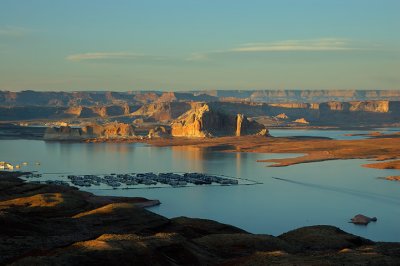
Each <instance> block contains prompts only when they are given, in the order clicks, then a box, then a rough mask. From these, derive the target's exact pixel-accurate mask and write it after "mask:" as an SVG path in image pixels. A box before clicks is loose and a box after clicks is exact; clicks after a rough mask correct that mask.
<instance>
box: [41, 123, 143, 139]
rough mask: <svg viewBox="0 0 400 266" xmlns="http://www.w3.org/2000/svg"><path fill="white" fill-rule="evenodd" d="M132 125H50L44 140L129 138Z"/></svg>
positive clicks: (132, 132)
mask: <svg viewBox="0 0 400 266" xmlns="http://www.w3.org/2000/svg"><path fill="white" fill-rule="evenodd" d="M134 136H135V132H134V129H133V126H132V125H129V124H124V123H109V124H105V125H98V124H91V125H86V126H83V127H81V128H72V127H70V126H61V127H50V128H47V129H46V131H45V133H44V139H45V140H84V139H90V138H107V139H115V138H129V137H134Z"/></svg>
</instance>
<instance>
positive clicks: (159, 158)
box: [0, 140, 400, 241]
mask: <svg viewBox="0 0 400 266" xmlns="http://www.w3.org/2000/svg"><path fill="white" fill-rule="evenodd" d="M289 156H296V155H294V154H286V155H283V154H257V153H226V152H221V151H215V150H210V149H201V148H199V147H195V146H192V147H161V148H158V147H151V146H148V145H143V144H112V143H97V144H87V143H58V142H43V141H37V140H0V160H5V161H10V162H11V163H14V164H15V163H21V162H23V161H27V162H29V165H28V166H27V168H26V169H27V170H38V171H40V172H42V173H53V174H45V175H44V176H43V179H56V178H58V176H59V174H54V173H64V174H66V173H76V174H102V173H130V172H205V173H210V174H224V175H229V176H236V177H241V178H249V179H252V180H256V181H260V182H262V183H263V184H261V185H248V186H212V187H210V186H195V187H188V188H162V189H140V190H137V189H134V190H99V189H98V190H96V189H91V188H88V189H87V190H88V191H91V192H93V193H95V194H99V195H121V196H140V197H147V198H152V199H159V200H160V201H161V202H162V204H161V205H160V206H157V207H153V208H152V209H151V210H152V211H154V212H156V213H159V214H162V215H165V216H167V217H175V216H189V217H200V218H208V219H214V220H217V221H220V222H223V223H228V224H232V225H235V226H238V227H241V228H243V229H245V230H248V231H250V232H253V233H267V234H274V235H277V234H281V233H283V232H286V231H288V230H291V229H294V228H297V227H300V226H306V225H316V224H330V225H335V226H338V227H340V228H342V229H343V230H346V231H348V232H352V233H355V234H357V235H361V236H364V237H367V238H370V239H373V240H381V241H400V228H399V226H398V225H399V224H400V208H399V205H400V193H399V191H400V182H390V181H385V180H380V179H377V177H380V176H388V175H396V174H398V173H397V171H396V170H377V169H369V168H362V167H360V165H361V164H363V163H365V162H366V161H365V160H337V161H327V162H318V163H307V164H300V165H294V166H290V167H278V168H272V167H266V164H264V163H257V162H256V161H257V160H258V159H270V158H282V157H289ZM37 161H39V162H41V165H40V166H35V165H34V162H37ZM273 177H278V178H279V179H275V178H273ZM358 213H362V214H365V215H370V216H376V217H378V222H377V223H371V224H370V225H368V226H367V227H361V226H355V225H353V224H350V223H348V220H349V219H350V218H351V217H352V216H354V215H355V214H358Z"/></svg>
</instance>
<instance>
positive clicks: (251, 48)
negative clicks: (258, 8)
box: [187, 38, 365, 61]
mask: <svg viewBox="0 0 400 266" xmlns="http://www.w3.org/2000/svg"><path fill="white" fill-rule="evenodd" d="M362 49H365V47H360V46H357V45H355V43H354V42H352V41H351V40H349V39H343V38H319V39H310V40H284V41H277V42H261V43H245V44H242V45H239V46H237V47H234V48H231V49H226V50H216V51H210V52H203V53H193V54H192V55H191V56H189V57H188V58H187V60H188V61H205V60H210V59H211V58H213V57H215V56H218V55H224V54H225V55H229V54H230V55H233V54H236V53H241V54H246V53H249V54H250V53H276V52H334V51H354V50H362Z"/></svg>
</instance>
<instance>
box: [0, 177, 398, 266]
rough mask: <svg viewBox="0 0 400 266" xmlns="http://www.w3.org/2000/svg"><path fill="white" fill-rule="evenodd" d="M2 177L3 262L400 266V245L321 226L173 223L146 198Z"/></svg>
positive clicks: (0, 251)
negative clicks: (255, 229)
mask: <svg viewBox="0 0 400 266" xmlns="http://www.w3.org/2000/svg"><path fill="white" fill-rule="evenodd" d="M20 174H21V173H17V172H0V224H1V226H0V235H1V237H0V264H2V265H5V264H10V265H55V264H57V265H59V264H63V265H88V264H96V265H133V264H134V265H265V264H268V265H310V264H312V265H338V264H341V265H366V264H369V265H398V264H399V263H400V252H399V250H400V243H383V242H373V241H370V240H367V239H364V238H361V237H358V236H355V235H352V234H348V233H346V232H344V231H342V230H340V229H339V228H336V227H333V226H328V225H316V226H310V227H303V228H299V229H296V230H293V231H290V232H287V233H284V234H282V235H279V236H272V235H267V234H258V235H255V234H251V233H248V232H245V231H243V230H241V229H239V228H236V227H233V226H230V225H226V224H221V223H218V222H215V221H211V220H203V219H196V218H187V217H177V218H172V219H167V218H165V217H162V216H160V215H157V214H154V213H152V212H150V211H148V210H146V209H144V208H143V207H146V206H151V205H154V204H159V202H158V201H156V200H153V201H150V200H147V199H143V198H123V197H104V196H101V197H100V196H94V195H93V194H91V193H88V192H82V191H79V190H77V189H74V188H71V187H64V186H56V185H43V184H32V183H26V182H23V181H22V180H21V179H19V178H18V176H19V175H20Z"/></svg>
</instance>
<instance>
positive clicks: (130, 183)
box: [24, 172, 261, 189]
mask: <svg viewBox="0 0 400 266" xmlns="http://www.w3.org/2000/svg"><path fill="white" fill-rule="evenodd" d="M44 175H46V174H44ZM24 178H25V179H26V180H27V181H29V182H34V183H44V184H51V185H64V186H69V185H72V186H76V187H86V188H90V187H96V188H104V189H107V188H112V189H118V188H121V189H129V188H147V187H154V188H161V187H186V186H198V185H209V186H211V185H223V186H232V185H251V184H261V183H259V182H256V181H252V180H249V179H242V178H235V177H228V176H222V175H211V174H205V173H153V172H148V173H124V174H120V173H119V174H116V173H111V174H102V175H93V174H90V175H67V176H65V175H59V176H58V177H57V178H56V180H54V179H52V180H44V179H45V178H43V174H38V173H32V174H28V175H26V176H25V177H24Z"/></svg>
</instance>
